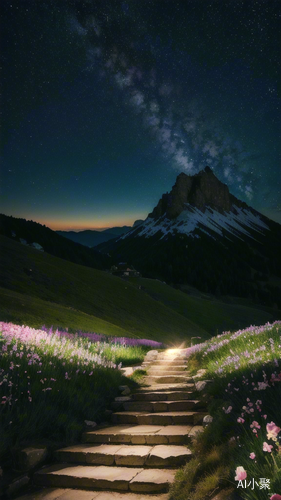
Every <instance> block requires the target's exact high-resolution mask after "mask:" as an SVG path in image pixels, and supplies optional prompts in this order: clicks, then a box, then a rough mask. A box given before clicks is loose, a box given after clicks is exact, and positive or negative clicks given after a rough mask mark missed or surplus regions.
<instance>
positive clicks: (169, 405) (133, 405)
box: [123, 399, 202, 413]
mask: <svg viewBox="0 0 281 500" xmlns="http://www.w3.org/2000/svg"><path fill="white" fill-rule="evenodd" d="M200 405H202V403H201V402H200V401H198V400H195V399H189V400H184V401H181V400H178V401H151V402H147V401H146V402H144V401H132V402H131V401H130V402H128V403H124V404H123V408H124V410H125V411H148V412H156V413H157V412H171V411H188V410H194V409H196V407H198V406H200Z"/></svg>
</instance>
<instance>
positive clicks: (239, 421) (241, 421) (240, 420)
mask: <svg viewBox="0 0 281 500" xmlns="http://www.w3.org/2000/svg"><path fill="white" fill-rule="evenodd" d="M237 422H238V423H239V424H244V422H245V420H244V418H241V417H238V418H237Z"/></svg>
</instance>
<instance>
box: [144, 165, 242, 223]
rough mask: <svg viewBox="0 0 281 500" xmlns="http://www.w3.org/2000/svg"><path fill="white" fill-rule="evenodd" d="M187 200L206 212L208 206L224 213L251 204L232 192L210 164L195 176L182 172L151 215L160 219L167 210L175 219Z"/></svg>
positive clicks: (170, 217) (170, 216) (168, 214)
mask: <svg viewBox="0 0 281 500" xmlns="http://www.w3.org/2000/svg"><path fill="white" fill-rule="evenodd" d="M187 203H188V204H189V205H191V206H192V207H195V208H198V209H199V210H201V211H202V212H203V213H204V212H205V210H206V207H210V208H211V209H215V210H217V211H218V212H220V213H223V212H229V211H230V210H231V209H232V207H233V205H235V206H236V207H239V208H246V207H247V204H246V203H244V202H242V201H240V200H238V198H236V197H235V196H233V195H232V194H230V192H229V189H228V187H227V185H226V184H224V183H223V182H221V181H220V180H219V179H218V178H217V177H216V176H215V175H214V173H213V172H212V170H211V169H210V167H208V166H207V167H206V168H205V169H204V170H201V171H200V172H199V173H198V174H196V175H194V176H189V175H187V174H185V173H184V172H182V173H181V174H179V175H178V177H177V179H176V183H175V184H174V186H173V187H172V190H171V191H170V193H165V194H163V196H162V198H161V199H160V200H159V202H158V204H157V206H156V207H155V208H154V210H153V211H152V212H151V213H150V214H149V215H148V217H152V218H153V219H158V218H159V217H162V216H163V215H164V214H165V216H166V217H167V218H168V219H175V218H176V217H177V216H178V215H180V213H181V212H182V211H183V210H184V208H185V205H186V204H187Z"/></svg>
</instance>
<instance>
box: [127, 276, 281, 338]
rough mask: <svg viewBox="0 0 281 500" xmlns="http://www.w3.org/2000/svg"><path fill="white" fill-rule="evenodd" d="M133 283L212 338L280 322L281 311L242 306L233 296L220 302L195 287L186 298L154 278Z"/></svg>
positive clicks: (133, 279)
mask: <svg viewBox="0 0 281 500" xmlns="http://www.w3.org/2000/svg"><path fill="white" fill-rule="evenodd" d="M130 282H131V283H132V284H133V285H134V286H136V287H139V286H141V287H142V289H143V291H144V292H145V293H147V294H148V295H149V296H151V297H152V298H154V299H155V300H158V301H160V302H161V303H163V304H164V305H166V306H167V307H169V308H171V309H174V310H175V311H176V312H178V313H179V314H182V315H183V316H185V317H187V318H188V319H190V320H191V321H193V322H194V323H196V324H197V325H199V326H201V327H202V328H204V329H206V330H207V331H208V332H209V333H211V334H212V335H216V334H218V333H221V332H222V331H225V330H238V329H240V328H246V327H247V326H249V325H262V324H264V323H267V322H268V321H269V322H272V321H275V320H276V319H281V311H280V310H277V309H272V308H265V309H261V308H258V307H255V306H254V304H252V303H250V302H247V301H246V300H245V301H244V302H245V303H244V304H243V303H241V302H242V300H241V299H240V301H239V299H237V298H234V297H232V298H230V297H229V298H225V301H223V300H217V299H216V298H215V297H214V296H212V295H211V294H202V293H200V292H198V290H196V289H194V288H192V287H189V288H190V290H189V295H187V294H186V293H183V292H182V291H180V290H176V289H175V288H172V287H170V286H168V285H166V284H164V283H162V282H160V281H158V280H155V279H148V278H130ZM231 302H232V303H231ZM246 302H247V304H246Z"/></svg>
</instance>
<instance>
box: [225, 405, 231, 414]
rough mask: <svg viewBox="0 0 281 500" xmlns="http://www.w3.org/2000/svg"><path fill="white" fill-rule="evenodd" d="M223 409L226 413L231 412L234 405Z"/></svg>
mask: <svg viewBox="0 0 281 500" xmlns="http://www.w3.org/2000/svg"><path fill="white" fill-rule="evenodd" d="M223 410H224V413H230V412H231V410H232V406H229V407H228V408H227V410H226V409H225V408H223Z"/></svg>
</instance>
